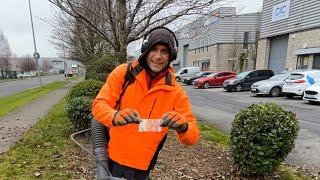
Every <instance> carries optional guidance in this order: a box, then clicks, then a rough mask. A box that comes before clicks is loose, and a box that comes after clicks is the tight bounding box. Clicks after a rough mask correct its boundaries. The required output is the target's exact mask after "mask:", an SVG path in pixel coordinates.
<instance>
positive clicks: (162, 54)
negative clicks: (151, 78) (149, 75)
mask: <svg viewBox="0 0 320 180" xmlns="http://www.w3.org/2000/svg"><path fill="white" fill-rule="evenodd" d="M169 58H170V53H169V49H168V48H167V46H165V45H162V44H156V45H154V46H152V48H151V50H150V51H149V52H148V55H147V64H148V66H149V68H150V69H151V70H152V71H153V72H155V73H158V72H160V71H161V70H163V69H164V68H165V67H167V65H168V63H169Z"/></svg>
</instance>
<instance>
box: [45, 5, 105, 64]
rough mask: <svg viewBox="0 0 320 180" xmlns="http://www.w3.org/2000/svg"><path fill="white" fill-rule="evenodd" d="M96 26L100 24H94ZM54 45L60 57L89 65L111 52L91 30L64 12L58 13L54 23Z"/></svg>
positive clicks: (52, 24) (52, 23)
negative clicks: (93, 60) (91, 61)
mask: <svg viewBox="0 0 320 180" xmlns="http://www.w3.org/2000/svg"><path fill="white" fill-rule="evenodd" d="M94 23H95V24H96V25H98V24H99V23H98V22H97V21H96V22H94ZM50 24H51V26H52V27H53V28H54V29H53V34H52V38H53V40H52V43H53V44H54V45H55V46H56V48H57V49H58V51H60V53H61V54H60V56H61V57H63V58H70V59H74V60H78V61H81V62H83V63H84V64H87V63H88V62H89V60H91V59H95V58H99V57H101V56H103V54H105V52H109V51H110V49H111V47H110V45H109V44H108V43H107V42H106V41H105V40H104V39H103V38H101V36H100V35H98V34H97V33H95V32H94V31H93V30H91V29H90V28H88V27H86V26H85V25H83V24H82V23H81V22H80V21H79V20H77V19H76V18H74V17H72V16H70V15H68V14H67V13H65V12H63V11H60V10H59V11H57V12H56V14H55V17H54V19H53V21H52V22H50Z"/></svg>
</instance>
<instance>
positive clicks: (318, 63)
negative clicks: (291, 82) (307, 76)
mask: <svg viewBox="0 0 320 180" xmlns="http://www.w3.org/2000/svg"><path fill="white" fill-rule="evenodd" d="M312 69H320V54H316V55H314V59H313V65H312Z"/></svg>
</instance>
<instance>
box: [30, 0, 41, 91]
mask: <svg viewBox="0 0 320 180" xmlns="http://www.w3.org/2000/svg"><path fill="white" fill-rule="evenodd" d="M28 1H29V11H30V19H31V28H32V36H33V46H34V53H33V58H34V59H35V60H36V62H37V74H38V78H39V82H40V86H41V87H42V81H41V76H40V65H39V58H40V54H39V53H38V52H37V45H36V39H35V36H34V28H33V19H32V12H31V3H30V0H28Z"/></svg>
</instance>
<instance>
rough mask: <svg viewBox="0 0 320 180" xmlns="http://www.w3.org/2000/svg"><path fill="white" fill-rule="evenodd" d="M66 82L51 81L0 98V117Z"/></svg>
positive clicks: (60, 86)
mask: <svg viewBox="0 0 320 180" xmlns="http://www.w3.org/2000/svg"><path fill="white" fill-rule="evenodd" d="M65 83H66V82H64V81H60V82H53V83H50V84H47V85H45V86H43V87H38V88H33V89H29V90H26V91H23V92H20V93H17V94H15V95H11V96H7V97H4V98H0V117H3V116H4V115H6V114H8V113H9V112H11V111H14V110H15V109H17V108H19V107H21V106H23V105H25V104H28V103H30V102H31V101H33V100H35V99H37V98H39V97H41V96H43V95H45V94H48V93H49V92H52V91H54V90H56V89H59V88H62V87H63V86H64V85H65Z"/></svg>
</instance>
